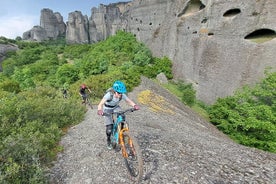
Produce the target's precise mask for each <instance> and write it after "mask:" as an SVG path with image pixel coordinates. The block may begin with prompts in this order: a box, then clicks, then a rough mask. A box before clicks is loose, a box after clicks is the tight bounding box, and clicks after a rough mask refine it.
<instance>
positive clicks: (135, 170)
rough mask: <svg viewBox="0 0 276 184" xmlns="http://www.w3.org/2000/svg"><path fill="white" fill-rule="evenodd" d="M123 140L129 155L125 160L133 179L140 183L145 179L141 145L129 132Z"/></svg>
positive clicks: (124, 135)
mask: <svg viewBox="0 0 276 184" xmlns="http://www.w3.org/2000/svg"><path fill="white" fill-rule="evenodd" d="M123 140H124V145H125V148H126V152H127V155H128V157H125V158H124V161H125V165H126V167H127V170H128V172H129V174H130V177H131V179H132V180H133V181H135V182H137V183H138V182H140V181H141V180H142V178H143V159H142V153H141V151H140V147H139V144H138V143H137V141H136V140H135V139H134V138H133V137H131V136H130V135H129V132H124V133H123Z"/></svg>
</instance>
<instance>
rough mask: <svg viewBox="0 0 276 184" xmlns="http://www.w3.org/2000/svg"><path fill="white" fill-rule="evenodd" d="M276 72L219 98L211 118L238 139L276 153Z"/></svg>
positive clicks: (213, 107)
mask: <svg viewBox="0 0 276 184" xmlns="http://www.w3.org/2000/svg"><path fill="white" fill-rule="evenodd" d="M275 89H276V73H270V74H268V73H267V77H266V78H265V79H264V80H263V81H262V82H261V83H260V84H257V85H256V86H254V87H248V86H246V87H244V88H243V89H242V90H240V91H237V92H236V93H235V95H233V96H231V97H226V98H223V99H218V100H217V102H216V103H215V104H214V105H212V106H211V108H210V113H209V114H210V120H211V122H212V123H213V124H214V125H216V126H217V127H218V128H219V129H220V130H221V131H223V132H224V133H226V134H228V135H229V136H230V137H231V138H232V139H234V140H235V141H236V142H238V143H240V144H243V145H246V146H251V147H256V148H259V149H262V150H265V151H270V152H276V133H275V132H276V114H275V112H276V108H275V107H276V105H275V104H276V91H275Z"/></svg>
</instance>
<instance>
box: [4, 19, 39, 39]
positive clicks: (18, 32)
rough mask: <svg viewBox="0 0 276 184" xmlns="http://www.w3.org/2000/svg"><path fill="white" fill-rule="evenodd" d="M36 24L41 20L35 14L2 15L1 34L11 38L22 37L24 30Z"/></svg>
mask: <svg viewBox="0 0 276 184" xmlns="http://www.w3.org/2000/svg"><path fill="white" fill-rule="evenodd" d="M35 25H39V20H38V18H37V17H35V16H24V15H23V16H13V17H0V36H4V37H6V38H11V39H15V38H16V37H17V36H20V37H22V35H23V33H24V32H26V31H28V30H30V29H32V28H33V26H35Z"/></svg>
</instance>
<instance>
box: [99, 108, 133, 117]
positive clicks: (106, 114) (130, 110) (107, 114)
mask: <svg viewBox="0 0 276 184" xmlns="http://www.w3.org/2000/svg"><path fill="white" fill-rule="evenodd" d="M137 110H138V109H134V108H129V109H126V110H123V111H118V112H112V113H106V112H104V113H103V115H102V116H109V115H112V114H125V113H127V112H133V111H137Z"/></svg>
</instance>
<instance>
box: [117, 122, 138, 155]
mask: <svg viewBox="0 0 276 184" xmlns="http://www.w3.org/2000/svg"><path fill="white" fill-rule="evenodd" d="M124 131H128V127H126V128H123V129H122V130H121V131H120V133H119V143H120V145H121V149H122V154H123V157H124V158H127V157H128V156H129V155H128V153H127V151H126V146H125V140H124V135H123V132H124ZM127 141H128V145H129V146H130V149H131V151H132V153H133V154H134V155H135V150H134V148H133V142H132V140H131V139H130V138H129V137H128V140H127Z"/></svg>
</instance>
